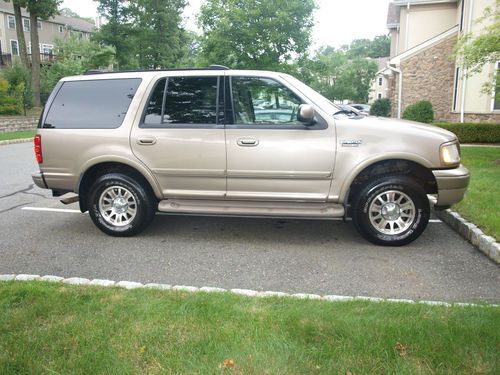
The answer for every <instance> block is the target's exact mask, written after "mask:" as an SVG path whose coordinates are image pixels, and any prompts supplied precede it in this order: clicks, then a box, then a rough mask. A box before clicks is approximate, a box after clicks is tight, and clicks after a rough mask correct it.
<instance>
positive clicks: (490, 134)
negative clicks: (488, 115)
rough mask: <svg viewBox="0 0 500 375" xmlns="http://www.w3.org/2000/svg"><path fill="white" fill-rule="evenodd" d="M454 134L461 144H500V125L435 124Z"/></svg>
mask: <svg viewBox="0 0 500 375" xmlns="http://www.w3.org/2000/svg"><path fill="white" fill-rule="evenodd" d="M434 125H436V126H439V127H440V128H443V129H446V130H449V131H450V132H452V133H454V134H455V135H456V136H457V138H458V140H459V141H460V142H461V143H500V124H488V123H479V124H474V123H463V124H459V123H446V122H441V123H435V124H434Z"/></svg>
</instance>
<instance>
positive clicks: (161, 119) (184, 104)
mask: <svg viewBox="0 0 500 375" xmlns="http://www.w3.org/2000/svg"><path fill="white" fill-rule="evenodd" d="M218 83H219V78H218V77H215V76H214V77H168V78H162V79H161V80H159V81H158V82H157V84H156V86H155V88H154V90H153V93H152V94H151V97H150V99H149V102H148V105H147V107H146V114H145V117H144V126H145V127H168V125H176V124H183V125H216V124H217V122H218V114H217V93H218Z"/></svg>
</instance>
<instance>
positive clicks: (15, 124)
mask: <svg viewBox="0 0 500 375" xmlns="http://www.w3.org/2000/svg"><path fill="white" fill-rule="evenodd" d="M37 125H38V118H36V117H25V116H0V133H7V132H18V131H27V130H34V129H36V126H37Z"/></svg>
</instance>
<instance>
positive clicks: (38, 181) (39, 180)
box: [31, 172, 47, 189]
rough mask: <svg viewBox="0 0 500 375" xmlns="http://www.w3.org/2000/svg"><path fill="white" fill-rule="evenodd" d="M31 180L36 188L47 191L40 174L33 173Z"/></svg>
mask: <svg viewBox="0 0 500 375" xmlns="http://www.w3.org/2000/svg"><path fill="white" fill-rule="evenodd" d="M31 178H32V179H33V182H34V183H35V185H36V186H38V187H39V188H42V189H47V184H46V183H45V180H44V178H43V174H42V172H36V173H33V174H32V175H31Z"/></svg>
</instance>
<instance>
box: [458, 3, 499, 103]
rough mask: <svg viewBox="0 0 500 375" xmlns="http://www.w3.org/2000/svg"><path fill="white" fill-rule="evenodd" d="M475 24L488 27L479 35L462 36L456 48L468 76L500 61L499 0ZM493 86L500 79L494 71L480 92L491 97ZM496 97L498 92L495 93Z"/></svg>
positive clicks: (497, 84)
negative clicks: (482, 24) (484, 24)
mask: <svg viewBox="0 0 500 375" xmlns="http://www.w3.org/2000/svg"><path fill="white" fill-rule="evenodd" d="M476 22H478V23H487V24H488V25H487V26H485V27H484V28H483V29H482V30H481V33H480V34H479V35H473V34H466V35H464V36H462V37H461V38H460V40H459V42H458V43H457V47H456V54H457V55H458V57H459V58H460V59H461V60H462V63H463V67H464V68H465V69H467V74H468V75H469V76H471V75H474V74H477V73H479V72H481V71H482V70H483V68H484V66H485V65H486V64H488V63H490V64H495V63H496V62H497V61H499V60H500V0H496V4H495V7H493V8H491V7H487V8H486V9H485V11H484V13H483V16H482V17H481V18H480V19H478V20H477V21H476ZM494 86H496V87H500V77H499V75H498V71H496V70H495V72H494V73H493V76H492V77H491V80H490V81H489V82H486V83H485V84H484V85H483V88H482V92H483V93H485V94H488V95H491V93H492V92H493V91H494V90H493V89H494ZM498 95H500V90H498V91H497V96H498ZM497 99H499V98H498V97H497Z"/></svg>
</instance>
